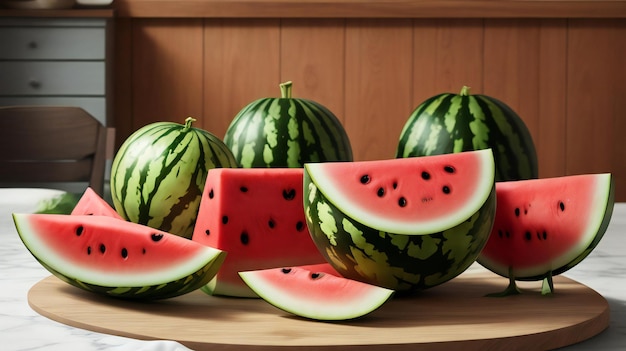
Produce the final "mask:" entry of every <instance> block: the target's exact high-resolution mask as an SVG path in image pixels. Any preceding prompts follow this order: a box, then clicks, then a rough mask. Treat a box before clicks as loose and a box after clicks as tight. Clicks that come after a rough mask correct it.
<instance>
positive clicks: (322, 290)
mask: <svg viewBox="0 0 626 351" xmlns="http://www.w3.org/2000/svg"><path fill="white" fill-rule="evenodd" d="M312 269H314V267H290V268H271V269H264V270H255V271H246V272H240V273H239V274H240V275H241V277H242V279H243V280H244V281H245V282H246V284H248V286H250V288H251V289H252V290H254V291H255V292H256V293H257V294H258V295H259V296H260V297H261V298H263V299H264V300H265V301H267V302H269V303H270V304H272V305H273V306H275V307H277V308H279V309H281V310H283V311H286V312H289V313H292V314H295V315H297V316H300V317H304V318H309V319H316V320H346V319H354V318H358V317H362V316H364V315H366V314H368V313H370V312H372V311H374V310H376V309H377V308H379V307H380V306H382V305H383V304H384V303H385V302H386V301H387V300H389V298H390V297H391V296H392V295H393V293H394V291H393V290H390V289H385V288H381V287H378V286H374V285H370V284H365V283H361V282H358V281H355V280H351V279H347V278H343V277H338V276H335V275H333V274H327V273H324V272H318V271H315V270H312Z"/></svg>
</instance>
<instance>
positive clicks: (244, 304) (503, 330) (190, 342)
mask: <svg viewBox="0 0 626 351" xmlns="http://www.w3.org/2000/svg"><path fill="white" fill-rule="evenodd" d="M507 282H508V281H507V279H506V278H502V277H499V276H496V275H494V274H492V273H490V272H487V271H484V270H480V271H476V272H465V273H463V274H462V275H461V276H459V277H457V278H455V279H453V280H451V281H450V282H447V283H445V284H442V285H440V286H438V287H435V288H432V289H430V290H427V291H425V292H422V293H419V294H416V295H413V296H410V297H406V296H405V297H394V298H393V299H392V300H390V301H388V302H387V303H386V304H385V305H383V306H382V307H380V308H379V309H378V310H376V311H374V312H372V313H370V314H369V315H367V316H364V317H362V318H359V319H356V320H349V321H342V322H319V321H312V320H307V319H302V318H299V317H296V316H293V315H290V314H288V313H285V312H283V311H281V310H278V309H276V308H275V307H273V306H271V305H269V304H268V303H266V302H265V301H263V300H261V299H241V298H226V297H213V296H208V295H206V294H204V293H202V292H200V291H195V292H193V293H191V294H187V295H184V296H180V297H177V298H173V299H168V300H163V301H153V302H132V301H124V300H117V299H113V298H109V297H106V296H99V295H95V294H93V293H90V292H87V291H83V290H80V289H78V288H75V287H73V286H70V285H68V284H66V283H64V282H62V281H61V280H59V279H57V278H55V277H53V276H50V277H48V278H45V279H43V280H41V281H40V282H38V283H37V284H36V285H34V286H33V287H32V288H31V290H30V291H29V294H28V301H29V304H30V306H31V307H32V308H33V309H34V310H35V311H37V312H38V313H40V314H41V315H43V316H46V317H48V318H50V319H53V320H55V321H58V322H61V323H64V324H68V325H71V326H75V327H78V328H84V329H88V330H93V331H97V332H101V333H108V334H114V335H120V336H126V337H132V338H137V339H145V340H150V339H167V340H176V341H178V342H180V343H182V344H183V345H185V346H187V347H189V348H191V349H194V350H276V349H280V350H285V349H297V350H384V351H393V350H411V351H415V350H429V351H433V350H435V351H437V350H451V349H454V350H460V349H462V350H464V351H471V350H490V351H495V350H507V351H512V350H549V349H555V348H559V347H563V346H567V345H571V344H574V343H577V342H580V341H582V340H585V339H588V338H591V337H592V336H594V335H596V334H598V333H600V332H601V331H603V330H604V329H606V328H607V327H608V325H609V306H608V303H607V301H606V300H605V299H604V298H603V297H602V296H601V295H599V294H598V293H596V292H595V291H594V290H592V289H590V288H588V287H586V286H585V285H582V284H580V283H578V282H576V281H573V280H571V279H568V278H566V277H562V276H558V277H555V279H554V286H555V294H554V295H552V296H542V295H541V293H540V285H541V282H532V283H530V282H529V283H526V282H524V283H520V284H519V286H520V287H521V288H522V289H523V290H524V293H523V294H521V295H516V296H509V297H506V298H494V297H485V296H484V295H485V294H488V293H493V292H499V291H502V290H503V289H504V288H505V287H506V285H507Z"/></svg>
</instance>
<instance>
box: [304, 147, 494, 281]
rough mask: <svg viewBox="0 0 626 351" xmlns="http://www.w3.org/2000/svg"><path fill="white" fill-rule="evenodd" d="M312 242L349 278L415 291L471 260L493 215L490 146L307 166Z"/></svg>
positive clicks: (444, 278) (451, 274) (306, 197)
mask: <svg viewBox="0 0 626 351" xmlns="http://www.w3.org/2000/svg"><path fill="white" fill-rule="evenodd" d="M304 169H305V176H304V190H305V195H304V201H305V206H304V207H305V215H306V218H307V225H308V228H309V230H310V233H311V237H312V238H313V241H314V242H315V243H316V244H317V246H318V248H319V249H320V251H321V252H322V254H323V255H324V257H325V258H326V259H327V261H328V262H329V263H331V264H332V265H333V267H334V268H335V269H336V270H337V271H338V272H339V273H341V274H342V275H343V276H345V277H347V278H351V279H354V280H359V281H362V282H365V283H369V284H374V285H379V286H382V287H386V288H390V289H394V290H398V291H413V290H420V289H425V288H429V287H432V286H435V285H438V284H441V283H443V282H445V281H448V280H450V279H452V278H454V277H455V276H457V275H458V274H460V273H462V272H463V271H464V270H465V269H467V268H468V267H469V266H470V265H471V264H472V263H474V262H475V260H476V257H478V254H479V253H480V250H481V249H482V247H483V246H484V244H485V243H486V241H487V239H488V237H489V233H490V231H491V226H492V225H493V219H494V216H495V206H496V201H495V170H494V169H495V165H494V160H493V154H492V152H491V150H490V149H485V150H479V151H467V152H462V153H456V154H444V155H436V156H424V157H413V158H403V159H389V160H375V161H360V162H325V163H310V164H305V166H304Z"/></svg>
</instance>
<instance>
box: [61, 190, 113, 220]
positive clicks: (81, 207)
mask: <svg viewBox="0 0 626 351" xmlns="http://www.w3.org/2000/svg"><path fill="white" fill-rule="evenodd" d="M71 214H73V215H93V216H108V217H113V218H117V219H122V217H121V216H120V215H119V214H118V213H117V212H116V211H115V209H113V207H111V205H109V203H108V202H106V201H105V200H104V199H103V198H102V197H101V196H100V195H98V194H97V193H96V192H95V191H93V189H92V188H91V187H87V189H85V192H84V193H83V195H82V196H81V197H80V199H79V200H78V203H77V204H76V206H74V209H73V210H72V213H71Z"/></svg>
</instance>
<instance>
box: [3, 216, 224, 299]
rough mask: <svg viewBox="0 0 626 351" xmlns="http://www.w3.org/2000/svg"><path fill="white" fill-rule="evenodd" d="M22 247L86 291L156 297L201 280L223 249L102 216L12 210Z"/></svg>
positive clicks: (194, 285)
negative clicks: (22, 212) (25, 212)
mask: <svg viewBox="0 0 626 351" xmlns="http://www.w3.org/2000/svg"><path fill="white" fill-rule="evenodd" d="M13 219H14V221H15V226H16V228H17V231H18V233H19V235H20V238H21V239H22V241H23V242H24V244H25V246H26V247H27V248H28V250H29V251H30V252H31V253H32V254H33V256H34V257H35V258H36V259H37V260H38V261H39V262H40V263H41V264H42V265H43V266H44V267H45V268H46V269H48V270H49V271H50V272H51V273H52V274H54V275H56V276H57V277H59V278H60V279H62V280H64V281H66V282H67V283H69V284H72V285H74V286H77V287H79V288H81V289H85V290H88V291H92V292H96V293H100V294H105V295H109V296H114V297H120V298H126V299H161V298H169V297H174V296H178V295H182V294H186V293H188V292H191V291H193V290H196V289H198V288H200V287H201V286H203V285H204V284H206V283H207V282H208V281H209V280H210V279H211V278H213V276H214V275H215V273H216V272H217V270H218V269H219V266H220V264H221V263H222V262H223V260H224V257H225V252H222V251H220V250H216V249H214V248H210V247H207V246H204V245H200V244H198V243H195V242H193V241H191V240H188V239H184V238H181V237H178V236H176V235H173V234H169V233H166V232H162V231H159V230H156V229H152V228H150V227H147V226H144V225H140V224H136V223H131V222H126V221H121V220H119V219H115V218H112V217H107V216H87V215H82V216H81V215H54V214H17V213H16V214H13Z"/></svg>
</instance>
